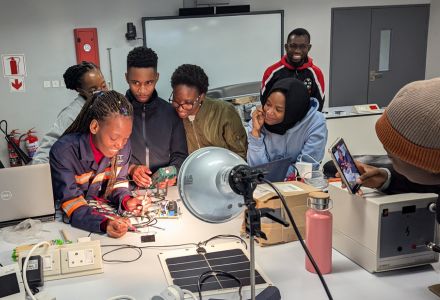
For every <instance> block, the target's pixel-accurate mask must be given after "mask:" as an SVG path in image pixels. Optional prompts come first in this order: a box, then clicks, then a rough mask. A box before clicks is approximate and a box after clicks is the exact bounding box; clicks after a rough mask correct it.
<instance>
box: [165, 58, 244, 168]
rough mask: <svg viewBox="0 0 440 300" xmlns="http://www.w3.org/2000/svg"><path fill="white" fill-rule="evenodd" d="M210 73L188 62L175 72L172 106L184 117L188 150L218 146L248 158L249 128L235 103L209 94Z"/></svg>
mask: <svg viewBox="0 0 440 300" xmlns="http://www.w3.org/2000/svg"><path fill="white" fill-rule="evenodd" d="M208 85H209V82H208V76H207V75H206V74H205V72H204V71H203V69H202V68H201V67H199V66H196V65H189V64H184V65H181V66H180V67H178V68H177V69H176V70H175V71H174V73H173V75H172V76H171V86H172V88H173V94H172V95H171V97H170V101H171V104H172V106H173V107H174V108H175V109H176V111H177V114H178V115H179V117H180V118H181V119H182V120H183V125H184V126H185V132H186V141H187V144H188V152H189V153H192V152H194V151H195V150H197V149H200V148H203V147H208V146H215V147H222V148H226V149H229V150H231V151H233V152H235V153H237V154H238V155H240V156H241V157H243V158H244V159H246V151H247V137H246V131H245V129H244V127H243V123H242V122H241V119H240V116H239V115H238V113H237V111H236V110H235V108H234V107H233V106H232V104H230V103H228V102H226V101H220V100H215V99H210V98H207V97H206V92H207V91H208Z"/></svg>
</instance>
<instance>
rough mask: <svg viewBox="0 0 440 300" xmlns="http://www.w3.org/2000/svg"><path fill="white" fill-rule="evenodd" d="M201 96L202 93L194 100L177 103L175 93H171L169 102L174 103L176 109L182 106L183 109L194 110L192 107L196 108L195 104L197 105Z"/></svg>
mask: <svg viewBox="0 0 440 300" xmlns="http://www.w3.org/2000/svg"><path fill="white" fill-rule="evenodd" d="M200 96H201V95H199V96H198V97H197V98H196V99H195V100H193V101H191V100H190V101H187V102H184V103H182V104H179V103H177V102H176V101H175V100H174V94H173V93H171V95H170V98H169V99H168V102H170V103H171V105H172V106H173V107H174V108H175V109H176V110H178V109H179V107H181V108H182V109H183V110H192V109H193V108H194V106H195V105H197V104H198V103H199V102H200Z"/></svg>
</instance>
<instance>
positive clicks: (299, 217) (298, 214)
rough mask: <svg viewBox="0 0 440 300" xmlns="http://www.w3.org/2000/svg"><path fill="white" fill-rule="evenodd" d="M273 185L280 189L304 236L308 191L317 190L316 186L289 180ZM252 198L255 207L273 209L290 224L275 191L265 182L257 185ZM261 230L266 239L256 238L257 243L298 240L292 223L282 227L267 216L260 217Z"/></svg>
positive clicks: (265, 244)
mask: <svg viewBox="0 0 440 300" xmlns="http://www.w3.org/2000/svg"><path fill="white" fill-rule="evenodd" d="M275 186H276V187H277V188H278V189H279V190H280V192H281V194H282V195H283V196H284V198H285V199H286V202H287V205H288V207H289V209H290V211H291V212H292V215H293V219H294V220H295V223H296V225H297V226H298V229H299V231H300V233H301V235H302V236H303V238H305V236H304V235H305V225H306V222H305V216H306V215H305V214H306V210H307V197H308V195H309V193H310V192H316V191H319V190H318V189H317V188H315V187H313V186H311V185H308V184H305V183H302V182H299V181H289V182H280V183H276V184H275ZM254 199H255V201H256V202H257V208H263V207H268V208H272V209H274V210H275V215H276V216H278V217H281V218H282V219H284V220H285V221H286V222H288V223H289V224H290V221H289V217H288V215H287V213H286V211H285V209H284V207H283V204H282V203H281V200H280V199H279V198H278V196H277V194H276V193H275V191H274V190H273V189H272V188H271V187H270V186H269V185H267V184H262V185H258V186H257V188H256V189H255V191H254ZM261 230H262V231H263V232H264V233H265V234H266V236H267V240H264V239H258V238H256V240H258V243H259V245H261V246H268V245H274V244H280V243H287V242H291V241H296V240H298V237H297V236H296V234H295V232H294V230H293V228H292V225H290V226H289V227H284V226H283V225H281V224H278V223H276V222H274V221H272V220H270V219H268V218H262V219H261Z"/></svg>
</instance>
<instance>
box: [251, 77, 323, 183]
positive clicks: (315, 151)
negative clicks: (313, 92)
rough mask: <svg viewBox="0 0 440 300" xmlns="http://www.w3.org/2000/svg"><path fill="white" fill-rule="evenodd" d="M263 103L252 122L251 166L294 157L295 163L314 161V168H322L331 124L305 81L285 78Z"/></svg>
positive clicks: (254, 113) (253, 116)
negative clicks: (320, 165) (320, 166)
mask: <svg viewBox="0 0 440 300" xmlns="http://www.w3.org/2000/svg"><path fill="white" fill-rule="evenodd" d="M262 104H263V106H262V107H258V108H257V109H256V110H255V111H254V112H253V114H252V120H251V121H250V122H249V129H248V130H249V132H248V141H249V147H248V152H247V161H248V163H249V165H250V166H256V165H260V164H263V163H267V162H270V161H274V160H277V159H281V158H288V157H290V158H292V162H297V161H306V162H311V163H313V169H318V168H319V162H320V161H321V160H322V158H323V157H324V150H325V145H326V143H327V126H326V123H325V117H324V115H323V114H322V113H320V112H319V111H318V107H319V103H318V100H316V99H315V98H310V96H309V93H308V91H307V88H306V86H305V85H304V83H303V82H301V81H299V80H297V79H293V78H285V79H281V80H279V81H277V82H276V83H275V84H274V85H273V87H272V89H271V90H270V92H269V95H268V97H267V98H266V100H263V101H262ZM289 172H291V171H289ZM289 175H290V174H289V173H288V174H286V176H289Z"/></svg>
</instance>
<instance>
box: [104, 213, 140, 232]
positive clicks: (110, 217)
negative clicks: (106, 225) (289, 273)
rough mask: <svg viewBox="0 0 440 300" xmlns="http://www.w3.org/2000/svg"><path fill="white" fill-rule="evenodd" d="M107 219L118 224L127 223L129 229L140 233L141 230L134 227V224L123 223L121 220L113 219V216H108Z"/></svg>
mask: <svg viewBox="0 0 440 300" xmlns="http://www.w3.org/2000/svg"><path fill="white" fill-rule="evenodd" d="M106 218H107V219H109V220H113V221H117V222H119V224H121V223H125V224H127V226H128V229H130V230H131V231H133V232H139V230H138V229H137V228H136V227H134V226H133V225H132V224H128V223H127V222H124V221H121V220H119V219H116V218H115V217H112V216H106Z"/></svg>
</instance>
